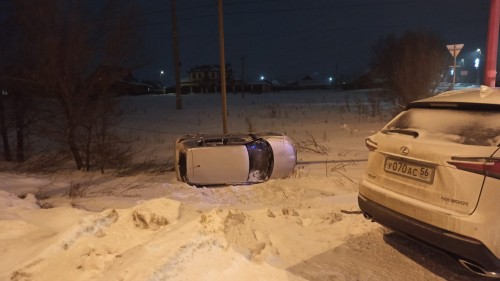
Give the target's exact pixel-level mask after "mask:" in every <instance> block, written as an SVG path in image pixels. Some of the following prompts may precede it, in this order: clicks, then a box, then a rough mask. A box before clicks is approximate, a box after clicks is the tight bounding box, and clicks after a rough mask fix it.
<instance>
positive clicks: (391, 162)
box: [384, 157, 435, 184]
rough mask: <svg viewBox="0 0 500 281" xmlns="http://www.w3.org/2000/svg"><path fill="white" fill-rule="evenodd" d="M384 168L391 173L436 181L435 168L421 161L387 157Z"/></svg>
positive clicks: (427, 181)
mask: <svg viewBox="0 0 500 281" xmlns="http://www.w3.org/2000/svg"><path fill="white" fill-rule="evenodd" d="M384 170H385V171H386V172H388V173H391V174H396V175H399V176H403V177H406V178H410V179H414V180H417V181H422V182H425V183H429V184H431V183H433V182H434V173H435V168H434V167H432V166H427V165H423V164H420V163H415V162H410V161H405V160H401V159H395V158H391V157H388V158H386V159H385V165H384Z"/></svg>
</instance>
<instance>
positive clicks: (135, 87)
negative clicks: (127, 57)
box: [88, 65, 157, 96]
mask: <svg viewBox="0 0 500 281" xmlns="http://www.w3.org/2000/svg"><path fill="white" fill-rule="evenodd" d="M88 81H89V83H96V85H97V86H98V87H100V88H101V89H106V91H109V92H112V93H113V94H115V95H118V96H122V95H142V94H148V93H151V92H154V91H156V90H157V87H156V86H154V85H152V84H150V83H142V82H140V81H137V80H136V79H135V78H134V76H133V75H132V72H131V71H130V70H129V69H126V68H123V67H119V66H110V65H101V66H99V67H98V68H97V69H96V71H95V72H94V73H93V74H92V75H91V76H90V77H89V79H88ZM91 81H93V82H91Z"/></svg>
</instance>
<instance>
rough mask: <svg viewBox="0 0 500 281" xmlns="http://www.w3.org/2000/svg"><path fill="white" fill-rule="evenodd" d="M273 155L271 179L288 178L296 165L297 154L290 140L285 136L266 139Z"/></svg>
mask: <svg viewBox="0 0 500 281" xmlns="http://www.w3.org/2000/svg"><path fill="white" fill-rule="evenodd" d="M266 141H267V142H268V143H269V144H270V145H271V148H272V149H273V154H274V164H273V172H272V174H271V178H272V179H277V178H286V177H289V176H290V174H291V172H293V170H294V167H295V165H296V163H297V152H296V151H295V147H294V146H293V142H292V140H291V139H290V138H289V137H287V136H276V137H274V136H273V137H268V138H266Z"/></svg>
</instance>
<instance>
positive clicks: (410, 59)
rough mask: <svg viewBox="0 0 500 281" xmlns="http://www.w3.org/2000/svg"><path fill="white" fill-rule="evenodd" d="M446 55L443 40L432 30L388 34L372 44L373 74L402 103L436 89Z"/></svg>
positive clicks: (446, 61)
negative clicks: (383, 82) (430, 31)
mask: <svg viewBox="0 0 500 281" xmlns="http://www.w3.org/2000/svg"><path fill="white" fill-rule="evenodd" d="M447 58H448V54H447V51H446V44H445V43H444V42H443V40H441V39H440V38H439V37H438V36H437V35H435V34H432V33H425V32H407V33H405V34H403V35H402V36H401V37H399V38H398V37H396V36H393V35H389V36H386V37H383V38H381V39H379V41H378V42H376V44H375V45H374V46H373V66H374V70H375V71H374V74H375V75H376V76H378V77H379V78H381V79H382V80H383V81H385V85H386V87H387V88H388V89H389V90H390V91H392V93H393V94H394V95H395V97H396V98H397V100H398V102H399V103H400V104H401V105H402V106H405V105H406V104H407V103H409V102H411V101H414V100H417V99H420V98H425V97H428V96H430V95H432V94H433V93H434V92H435V89H436V87H437V86H438V85H439V83H440V81H441V77H442V75H443V74H444V72H445V71H446V69H447V66H448V63H449V62H448V59H447Z"/></svg>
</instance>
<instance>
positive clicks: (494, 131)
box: [383, 108, 500, 146]
mask: <svg viewBox="0 0 500 281" xmlns="http://www.w3.org/2000/svg"><path fill="white" fill-rule="evenodd" d="M390 130H411V131H416V132H418V138H426V139H436V140H440V141H448V142H454V143H460V144H465V145H480V146H498V145H499V144H500V112H498V111H467V110H452V109H426V108H412V109H409V110H407V111H405V112H403V113H401V114H400V115H399V116H398V117H397V118H395V119H394V120H393V121H391V122H390V123H389V124H387V126H386V127H385V128H384V130H383V131H390Z"/></svg>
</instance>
